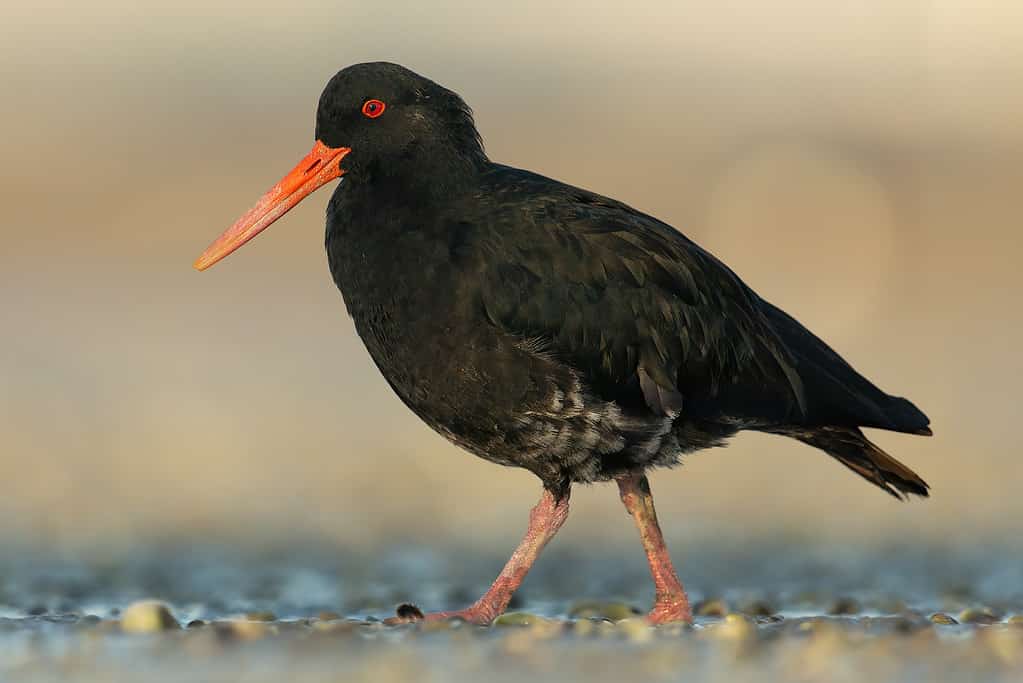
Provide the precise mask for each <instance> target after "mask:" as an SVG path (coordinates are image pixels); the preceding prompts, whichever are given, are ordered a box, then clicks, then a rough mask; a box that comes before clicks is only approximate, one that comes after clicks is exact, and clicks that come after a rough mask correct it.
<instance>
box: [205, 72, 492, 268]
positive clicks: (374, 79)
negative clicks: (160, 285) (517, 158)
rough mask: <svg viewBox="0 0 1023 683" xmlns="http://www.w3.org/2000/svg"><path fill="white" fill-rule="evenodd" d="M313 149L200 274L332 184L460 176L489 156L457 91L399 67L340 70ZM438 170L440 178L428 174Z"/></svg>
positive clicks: (325, 100) (212, 251)
mask: <svg viewBox="0 0 1023 683" xmlns="http://www.w3.org/2000/svg"><path fill="white" fill-rule="evenodd" d="M315 138H316V141H315V144H314V145H313V148H312V150H311V151H310V152H309V154H307V155H306V156H305V157H303V158H302V160H301V161H299V162H298V164H296V165H295V167H294V168H293V169H292V170H291V171H289V172H288V173H287V174H286V175H285V176H284V177H283V178H281V180H280V181H278V182H277V184H276V185H274V186H273V187H272V188H270V190H268V191H267V192H266V193H265V194H264V195H263V196H262V197H261V198H260V199H259V201H258V202H257V203H256V204H255V206H253V207H252V208H251V209H249V211H247V212H246V213H245V214H244V215H242V217H241V218H239V219H238V220H237V221H236V222H235V223H234V225H232V226H231V227H230V228H228V229H227V230H226V231H224V233H223V234H221V235H220V237H218V238H217V239H216V240H215V241H214V242H213V243H212V244H211V245H210V246H209V247H208V248H207V249H206V251H205V252H203V254H202V255H201V256H200V257H199V258H198V259H197V260H196V261H195V264H194V266H195V268H197V269H198V270H205V269H207V268H209V267H210V266H212V265H213V264H215V263H217V262H218V261H220V260H221V259H223V258H224V257H226V256H227V255H229V254H230V253H231V252H233V251H234V250H236V249H238V248H239V247H240V246H242V245H243V244H245V243H246V242H248V241H249V240H250V239H252V238H253V237H255V236H256V235H258V234H259V233H260V232H262V231H263V230H265V229H266V228H267V227H269V226H270V225H271V224H272V223H273V222H274V221H276V220H277V219H278V218H280V217H281V216H283V215H284V214H285V213H287V212H288V211H289V210H290V209H291V208H292V207H294V206H295V205H296V204H298V203H299V202H300V201H302V200H303V199H304V198H305V197H307V196H309V195H310V194H312V193H313V192H314V191H315V190H317V189H319V188H320V187H323V186H324V185H326V184H327V183H329V182H330V181H332V180H334V179H336V178H339V177H342V176H344V177H345V182H349V183H356V184H373V183H376V184H381V183H388V182H392V181H395V180H398V181H399V184H400V179H401V178H402V176H403V175H406V174H409V173H413V174H416V175H418V176H422V177H438V178H443V177H457V175H458V171H459V170H463V171H468V170H471V169H474V168H477V167H478V166H479V165H480V164H481V163H482V162H483V161H485V159H486V157H485V155H484V152H483V144H482V142H481V140H480V137H479V134H478V133H477V132H476V126H475V124H474V123H473V119H472V112H471V110H470V109H469V107H468V106H467V105H466V104H465V102H464V101H463V100H462V98H461V97H459V96H458V95H457V94H455V93H454V92H452V91H450V90H448V89H446V88H444V87H442V86H440V85H438V84H436V83H434V82H433V81H431V80H429V79H427V78H424V77H423V76H420V75H419V74H417V73H415V72H413V71H410V70H409V69H406V68H405V67H403V66H399V65H397V64H390V63H387V62H370V63H365V64H355V65H353V66H349V67H347V68H345V69H342V70H341V71H339V72H338V73H337V74H335V75H334V77H333V78H331V79H330V81H329V82H328V83H327V86H326V88H324V90H323V94H322V95H320V103H319V107H318V108H317V112H316V133H315ZM435 166H443V168H444V170H445V173H444V174H433V173H432V172H431V168H432V167H435Z"/></svg>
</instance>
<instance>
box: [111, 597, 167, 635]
mask: <svg viewBox="0 0 1023 683" xmlns="http://www.w3.org/2000/svg"><path fill="white" fill-rule="evenodd" d="M178 628H181V626H180V625H179V624H178V621H177V619H175V618H174V615H173V614H171V611H170V610H169V609H168V608H167V606H166V605H165V604H163V603H162V602H158V601H156V600H143V601H140V602H133V603H132V604H130V605H128V607H126V608H125V610H124V613H123V614H122V615H121V630H122V631H124V632H125V633H155V632H157V631H169V630H173V629H178Z"/></svg>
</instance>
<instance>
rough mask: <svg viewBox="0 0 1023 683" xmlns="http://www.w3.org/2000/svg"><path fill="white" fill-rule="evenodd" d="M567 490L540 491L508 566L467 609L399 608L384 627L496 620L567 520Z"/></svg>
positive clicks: (485, 622) (481, 622)
mask: <svg viewBox="0 0 1023 683" xmlns="http://www.w3.org/2000/svg"><path fill="white" fill-rule="evenodd" d="M568 494H569V491H568V489H566V490H565V493H564V495H562V496H560V497H559V496H558V495H557V494H555V493H553V492H552V491H550V490H549V489H546V488H545V489H544V490H543V496H542V497H541V498H540V502H539V503H537V504H536V507H534V508H533V509H532V510H531V511H530V513H529V529H528V530H527V531H526V536H525V537H524V538H523V539H522V542H521V543H519V547H518V548H516V549H515V552H514V553H512V556H511V559H510V560H508V564H506V565H505V566H504V569H502V570H501V573H500V574H499V575H498V577H497V578H496V579H495V580H494V584H493V585H492V586H491V587H490V590H488V591H487V592H486V593H484V594H483V597H481V598H480V599H479V600H477V601H476V602H475V603H474V604H473V605H472V606H471V607H467V608H466V609H463V610H458V611H456V612H431V613H430V614H425V615H423V614H421V613H419V612H418V610H415V609H414V608H413V609H400V610H399V615H398V616H395V617H391V618H389V619H386V620H384V623H386V624H402V623H408V622H412V621H419V620H421V619H422V620H426V621H436V620H439V619H450V618H452V617H459V618H461V619H465V620H466V621H468V622H470V623H473V624H489V623H490V622H492V621H493V620H494V619H496V618H497V617H498V615H500V614H501V613H502V612H504V610H505V608H506V607H508V602H509V601H511V598H512V595H513V594H514V593H515V591H516V590H517V589H518V587H519V585H520V584H521V583H522V580H523V579H524V578H526V573H527V572H528V571H529V568H530V567H532V566H533V563H534V562H535V561H536V558H537V557H538V556H539V555H540V551H541V550H543V547H544V546H545V545H547V542H548V541H550V540H551V539H552V538H554V534H556V533H557V532H558V529H560V528H561V525H562V524H564V523H565V519H567V518H568Z"/></svg>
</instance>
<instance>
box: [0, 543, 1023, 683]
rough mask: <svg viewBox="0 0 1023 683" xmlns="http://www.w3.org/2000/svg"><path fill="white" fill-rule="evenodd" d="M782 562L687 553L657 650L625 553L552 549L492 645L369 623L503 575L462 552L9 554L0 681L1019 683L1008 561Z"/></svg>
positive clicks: (1017, 575)
mask: <svg viewBox="0 0 1023 683" xmlns="http://www.w3.org/2000/svg"><path fill="white" fill-rule="evenodd" d="M785 543H786V542H785V541H781V540H776V541H771V542H768V541H762V542H759V543H755V544H749V543H746V544H741V545H740V544H731V543H728V544H722V545H717V546H716V545H714V544H712V543H703V544H700V547H698V548H696V547H691V548H689V551H690V553H689V556H688V557H687V558H686V560H685V561H684V563H683V577H684V579H685V580H686V582H687V584H688V586H689V590H690V594H691V598H692V599H693V602H694V605H695V611H696V613H697V615H698V616H697V618H696V623H695V624H694V625H693V626H683V625H668V626H662V627H658V628H651V627H649V626H647V625H646V624H645V622H643V620H642V619H641V617H640V614H641V610H643V609H644V608H645V607H646V606H647V605H648V604H649V602H650V600H651V598H652V596H651V595H650V584H649V580H648V577H647V576H646V574H645V567H644V566H643V564H642V557H641V556H640V557H638V561H637V558H636V557H633V555H639V553H638V549H636V548H625V547H622V548H617V547H613V548H593V547H582V546H567V547H561V548H557V549H552V552H550V553H549V554H547V555H545V557H544V558H542V561H541V563H540V565H539V566H538V567H537V568H536V570H535V572H534V573H533V574H531V575H530V577H529V578H528V579H527V581H526V584H525V585H524V588H523V590H522V593H521V595H520V596H519V598H518V599H517V600H516V602H515V603H513V606H512V608H511V611H510V613H509V614H507V615H506V616H505V617H504V618H502V619H501V620H500V622H499V623H498V624H496V625H495V626H493V627H490V628H480V627H475V626H470V625H467V624H464V623H460V622H448V623H441V624H431V625H406V626H397V627H391V626H385V625H383V624H382V623H381V622H380V619H381V618H383V617H386V616H389V615H390V614H391V613H392V612H393V610H394V608H395V606H396V605H397V604H399V603H401V602H403V601H407V600H413V601H415V602H416V603H417V604H419V605H420V606H422V607H423V608H424V609H438V608H452V607H459V606H463V605H464V604H465V603H467V602H469V601H471V600H472V599H473V598H474V597H475V595H476V593H478V592H479V591H481V590H482V589H483V588H484V587H485V586H484V584H485V582H486V580H487V579H488V578H489V577H491V576H492V575H493V574H494V573H496V571H497V569H498V568H499V566H500V564H501V561H502V559H503V558H500V557H498V556H497V555H496V554H488V553H481V552H478V551H473V550H470V549H466V548H452V549H449V550H450V552H448V553H442V552H440V551H438V550H437V549H431V548H428V547H420V546H416V547H402V548H391V549H388V550H384V551H381V552H374V553H370V552H368V551H366V550H359V551H356V550H354V549H349V550H345V549H341V548H327V547H324V546H309V545H304V544H297V545H293V546H289V547H280V546H278V547H275V548H274V549H272V550H262V551H259V552H256V551H252V550H244V549H243V550H239V551H235V552H231V553H229V552H228V551H226V550H225V549H224V547H223V546H220V547H212V546H211V547H203V546H193V545H169V546H168V545H164V546H158V547H151V548H145V549H142V548H138V547H136V548H133V549H130V550H129V549H125V548H121V549H105V550H103V551H102V552H100V551H99V549H91V550H85V551H82V552H81V553H77V552H76V553H72V554H71V556H68V555H66V554H65V555H61V556H57V555H55V554H53V553H47V552H40V551H38V550H31V549H24V548H23V549H21V550H20V551H18V552H10V553H5V554H4V556H3V559H2V560H0V680H9V679H10V680H14V679H17V680H30V681H32V680H55V679H60V680H103V681H132V680H139V676H140V674H141V673H143V672H144V674H145V680H156V681H162V680H194V681H214V680H234V679H236V678H238V677H240V676H244V677H245V680H254V681H262V680H267V681H269V680H275V681H276V680H295V681H319V680H369V679H372V680H375V681H402V680H438V681H449V680H456V681H461V680H466V681H471V680H481V679H485V680H497V681H505V680H508V681H513V680H523V679H524V678H527V677H528V678H529V679H541V680H583V679H586V680H598V681H601V680H616V681H624V680H640V679H652V680H680V679H686V680H689V679H692V680H697V679H698V680H728V681H735V680H739V681H742V680H753V679H756V680H827V681H832V680H833V681H847V680H848V681H852V680H857V681H861V680H898V681H934V680H993V681H1001V680H1004V681H1013V680H1020V677H1021V676H1023V562H1021V558H1023V553H1021V552H1020V548H1018V547H1006V546H1005V545H1002V544H992V545H981V544H978V545H973V546H960V547H956V548H954V549H950V548H947V547H943V548H939V547H926V546H910V547H899V548H896V547H880V546H870V547H850V546H848V545H844V546H837V545H836V546H834V547H826V546H822V545H819V544H815V545H809V546H805V547H804V546H798V545H793V544H791V543H790V544H789V545H788V546H786V545H785ZM10 549H12V550H13V548H10ZM629 551H634V552H629Z"/></svg>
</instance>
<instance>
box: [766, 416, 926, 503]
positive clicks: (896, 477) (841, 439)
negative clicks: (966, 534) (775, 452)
mask: <svg viewBox="0 0 1023 683" xmlns="http://www.w3.org/2000/svg"><path fill="white" fill-rule="evenodd" d="M770 431H771V432H772V433H775V434H782V435H784V436H789V437H792V438H793V439H797V440H799V441H802V442H803V443H805V444H809V445H810V446H813V447H815V448H819V449H821V450H822V451H824V452H825V453H827V454H828V455H830V456H831V457H833V458H834V459H835V460H838V461H839V462H840V463H842V464H843V465H845V466H846V467H848V468H849V469H851V470H852V471H853V472H855V473H856V474H858V475H860V476H861V477H863V478H864V479H866V480H867V481H869V482H870V483H871V484H874V485H875V486H877V487H879V488H881V489H883V490H884V491H885V492H886V493H888V494H890V495H892V496H895V497H896V498H898V499H900V500H904V499H907V498H908V494H910V493H912V494H915V495H918V496H921V497H923V498H926V497H927V496H928V493H927V490H928V489H929V488H930V487H929V486H928V485H927V482H925V481H924V480H923V479H921V478H920V476H919V475H918V474H917V473H916V472H914V471H913V470H911V469H909V468H908V467H906V466H905V465H903V464H902V463H901V462H899V461H898V460H896V459H895V458H893V457H892V456H890V455H888V454H887V453H885V452H884V451H882V450H881V449H880V448H878V447H877V445H875V444H873V443H871V442H870V441H869V440H868V439H867V437H865V436H864V435H863V432H861V431H860V430H859V429H858V428H856V427H786V428H779V429H772V430H770Z"/></svg>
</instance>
